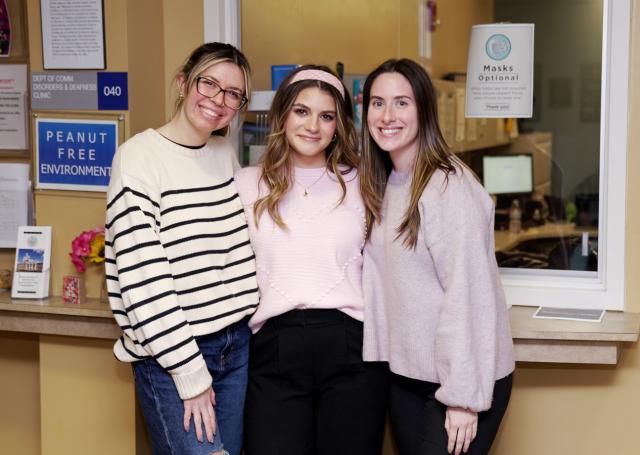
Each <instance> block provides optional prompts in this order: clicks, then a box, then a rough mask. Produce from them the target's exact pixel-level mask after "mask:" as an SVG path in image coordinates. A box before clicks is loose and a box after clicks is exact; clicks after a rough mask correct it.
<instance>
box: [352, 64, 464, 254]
mask: <svg viewBox="0 0 640 455" xmlns="http://www.w3.org/2000/svg"><path fill="white" fill-rule="evenodd" d="M384 73H398V74H400V75H402V76H403V77H404V78H405V79H406V80H407V81H408V82H409V84H410V85H411V89H412V90H413V96H414V99H415V103H416V109H417V114H418V119H417V120H418V149H417V153H416V158H415V163H414V166H413V176H412V180H411V190H410V197H409V205H408V207H407V210H406V212H405V213H404V216H403V218H402V221H401V222H400V225H399V226H398V227H397V228H396V231H397V233H398V235H397V236H396V240H397V239H398V238H401V237H402V238H403V241H402V243H403V245H404V246H405V247H406V248H410V249H415V247H416V244H417V242H418V231H419V229H420V211H419V204H418V203H419V201H420V197H421V196H422V192H423V191H424V189H425V187H426V186H427V183H429V179H431V176H432V175H433V173H434V172H435V171H436V170H438V169H441V170H443V171H444V172H445V173H446V175H447V176H448V175H449V174H454V173H455V172H456V167H457V166H455V165H454V163H457V162H458V161H457V160H455V158H453V156H452V154H451V152H450V151H449V148H448V146H447V143H446V141H445V140H444V137H443V136H442V132H441V131H440V126H439V124H438V110H437V102H436V93H435V89H434V86H433V83H432V82H431V78H429V75H428V74H427V72H426V71H425V70H424V69H423V68H422V67H421V66H420V65H419V64H418V63H416V62H414V61H413V60H409V59H400V60H394V59H392V60H387V61H386V62H384V63H383V64H381V65H380V66H379V67H378V68H376V69H375V70H374V71H373V72H372V73H371V74H369V76H368V77H367V79H366V81H365V83H364V88H363V116H362V118H363V122H362V155H361V157H360V166H359V174H360V191H361V192H362V198H363V200H364V203H365V209H366V213H367V215H366V216H367V226H369V230H368V233H369V235H370V233H371V229H372V228H373V227H374V224H375V223H380V218H381V213H380V212H381V206H382V199H383V198H384V191H385V188H386V186H387V180H388V178H389V173H390V172H391V169H392V167H393V164H392V162H391V158H390V157H389V154H388V153H387V152H386V151H384V150H382V149H381V148H380V147H379V146H378V144H377V143H376V142H375V140H374V139H373V137H372V136H371V133H370V131H369V127H368V125H367V120H366V119H367V116H368V112H369V102H370V100H371V86H372V85H373V82H374V81H375V80H376V78H377V77H378V76H380V75H381V74H384Z"/></svg>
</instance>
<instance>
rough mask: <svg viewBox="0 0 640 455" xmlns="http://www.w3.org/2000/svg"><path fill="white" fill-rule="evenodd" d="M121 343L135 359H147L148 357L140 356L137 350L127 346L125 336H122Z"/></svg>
mask: <svg viewBox="0 0 640 455" xmlns="http://www.w3.org/2000/svg"><path fill="white" fill-rule="evenodd" d="M120 344H121V345H122V348H123V349H124V350H125V351H127V354H129V355H130V356H131V357H133V358H134V359H138V360H143V359H146V357H143V356H139V355H138V354H136V353H135V352H133V351H131V350H130V349H128V348H127V345H126V343H125V342H124V338H123V337H120Z"/></svg>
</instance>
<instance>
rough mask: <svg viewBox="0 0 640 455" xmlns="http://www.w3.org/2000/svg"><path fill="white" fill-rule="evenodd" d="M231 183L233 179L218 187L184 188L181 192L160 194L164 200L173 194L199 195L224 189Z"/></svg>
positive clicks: (174, 191)
mask: <svg viewBox="0 0 640 455" xmlns="http://www.w3.org/2000/svg"><path fill="white" fill-rule="evenodd" d="M231 182H233V177H232V178H230V179H229V180H227V181H226V182H224V183H220V184H218V185H213V186H203V187H199V188H184V189H180V190H169V191H165V192H164V193H161V194H160V197H161V198H163V197H165V196H170V195H172V194H184V193H197V192H200V191H213V190H219V189H220V188H224V187H225V186H229V185H230V184H231Z"/></svg>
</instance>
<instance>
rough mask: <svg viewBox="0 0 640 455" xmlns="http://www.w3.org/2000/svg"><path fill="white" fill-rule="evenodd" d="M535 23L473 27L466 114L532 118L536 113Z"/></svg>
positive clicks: (470, 42)
mask: <svg viewBox="0 0 640 455" xmlns="http://www.w3.org/2000/svg"><path fill="white" fill-rule="evenodd" d="M533 32H534V24H484V25H474V26H473V27H472V28H471V39H470V41H469V60H468V62H467V90H466V101H465V115H466V117H485V118H509V117H511V118H517V117H520V118H529V117H531V116H532V114H533Z"/></svg>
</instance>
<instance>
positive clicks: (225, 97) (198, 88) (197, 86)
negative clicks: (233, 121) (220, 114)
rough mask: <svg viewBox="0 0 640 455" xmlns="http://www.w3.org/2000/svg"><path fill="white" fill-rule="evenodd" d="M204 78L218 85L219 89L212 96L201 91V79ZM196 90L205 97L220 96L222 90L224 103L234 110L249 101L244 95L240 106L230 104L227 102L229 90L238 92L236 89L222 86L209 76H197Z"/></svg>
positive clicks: (237, 109)
mask: <svg viewBox="0 0 640 455" xmlns="http://www.w3.org/2000/svg"><path fill="white" fill-rule="evenodd" d="M202 79H204V80H205V81H207V82H209V83H211V84H213V85H215V86H216V87H218V91H217V92H216V93H215V94H214V95H211V96H208V95H206V94H204V93H202V92H201V91H200V87H199V86H200V81H201V80H202ZM196 91H197V92H198V93H199V94H201V95H202V96H205V97H207V98H209V99H211V98H215V97H216V96H218V94H219V93H220V92H222V103H223V104H224V105H225V106H226V107H228V108H229V109H233V110H234V111H239V110H240V109H242V108H243V107H244V106H245V105H246V104H247V101H249V99H248V98H247V97H246V96H244V95H242V101H241V102H240V106H238V107H233V106H229V105H228V104H227V92H234V93H237V92H236V90H230V89H224V88H222V87H220V84H218V83H217V82H216V81H214V80H213V79H209V78H208V77H205V76H196Z"/></svg>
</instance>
